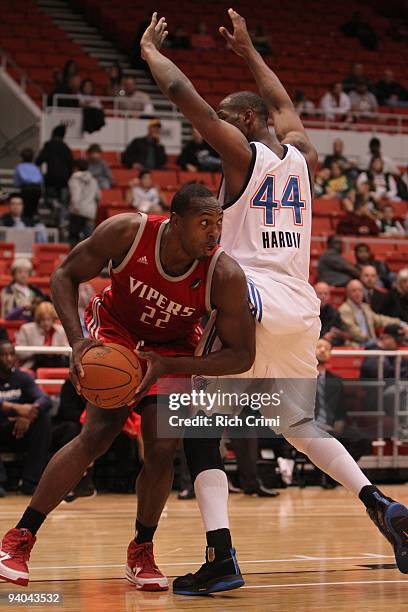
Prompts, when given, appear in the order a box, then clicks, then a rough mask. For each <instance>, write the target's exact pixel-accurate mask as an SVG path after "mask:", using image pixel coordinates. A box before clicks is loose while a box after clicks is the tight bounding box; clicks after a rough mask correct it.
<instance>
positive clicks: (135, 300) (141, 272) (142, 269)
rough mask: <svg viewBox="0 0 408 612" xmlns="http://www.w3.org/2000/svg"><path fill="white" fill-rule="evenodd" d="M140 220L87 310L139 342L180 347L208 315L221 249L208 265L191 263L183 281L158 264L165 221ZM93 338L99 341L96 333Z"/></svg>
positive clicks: (206, 262)
mask: <svg viewBox="0 0 408 612" xmlns="http://www.w3.org/2000/svg"><path fill="white" fill-rule="evenodd" d="M139 214H140V216H141V224H140V228H139V230H138V232H137V234H136V236H135V240H134V242H133V244H132V246H131V248H130V250H129V252H128V253H127V255H126V257H125V258H124V260H123V261H122V262H121V263H120V264H119V265H118V266H117V267H114V265H113V263H112V265H111V269H110V277H111V285H110V286H109V287H107V288H106V289H105V291H104V292H102V293H101V294H99V295H98V296H96V297H95V298H93V300H92V301H91V303H90V305H89V307H88V310H91V309H92V311H93V312H94V319H95V320H97V318H100V319H101V320H102V322H103V318H104V316H103V313H104V311H106V312H107V313H109V318H110V320H112V319H114V320H115V321H116V322H117V323H118V324H119V326H121V327H123V328H125V329H126V331H128V332H129V333H130V334H131V335H132V336H135V337H137V338H139V339H140V340H145V341H147V342H153V343H168V342H176V341H181V340H183V339H184V338H187V337H188V336H190V335H192V334H193V333H194V331H195V330H196V328H197V324H198V323H199V321H200V319H201V318H202V317H203V316H204V315H205V314H206V313H207V312H209V311H211V310H212V308H211V303H210V298H211V282H212V276H213V272H214V268H215V265H216V263H217V261H218V257H219V256H220V254H221V253H222V251H223V249H222V248H221V247H218V246H217V247H215V249H214V251H213V253H212V254H211V256H210V257H209V258H208V259H207V260H205V261H198V260H196V261H195V262H194V263H193V264H192V265H191V267H190V269H189V270H188V271H187V272H186V273H185V274H183V275H182V276H177V277H173V276H169V275H168V274H166V272H165V271H164V270H163V268H162V265H161V262H160V241H161V237H162V235H163V232H164V230H165V228H166V225H167V223H168V219H166V218H165V217H159V216H153V215H149V216H147V215H145V214H143V213H139ZM102 325H103V323H102ZM90 331H91V330H90ZM92 335H94V336H95V337H98V334H97V329H94V330H93V334H92Z"/></svg>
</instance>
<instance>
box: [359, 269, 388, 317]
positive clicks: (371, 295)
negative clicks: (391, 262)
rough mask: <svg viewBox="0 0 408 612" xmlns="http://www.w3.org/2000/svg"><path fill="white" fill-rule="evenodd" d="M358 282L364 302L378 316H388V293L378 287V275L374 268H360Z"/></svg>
mask: <svg viewBox="0 0 408 612" xmlns="http://www.w3.org/2000/svg"><path fill="white" fill-rule="evenodd" d="M360 281H361V283H362V285H363V291H364V301H365V302H366V303H367V304H369V305H370V306H371V308H372V309H373V310H374V312H377V313H378V314H388V313H387V312H386V307H387V303H388V292H387V291H386V290H385V289H383V288H382V287H378V275H377V270H376V269H375V267H374V266H371V265H367V266H361V273H360Z"/></svg>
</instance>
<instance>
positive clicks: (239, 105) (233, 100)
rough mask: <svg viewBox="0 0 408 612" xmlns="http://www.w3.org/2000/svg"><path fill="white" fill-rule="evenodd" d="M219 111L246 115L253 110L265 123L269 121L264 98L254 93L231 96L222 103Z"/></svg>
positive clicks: (237, 93)
mask: <svg viewBox="0 0 408 612" xmlns="http://www.w3.org/2000/svg"><path fill="white" fill-rule="evenodd" d="M218 110H219V111H221V110H228V111H229V112H236V113H245V112H246V111H248V110H251V111H252V112H253V113H254V114H255V115H257V116H258V117H259V119H261V120H262V121H264V122H265V123H267V122H268V119H269V112H268V107H267V106H266V104H265V102H264V101H263V100H262V98H261V97H260V96H258V94H256V93H254V92H253V91H237V92H235V93H232V94H229V95H228V96H227V97H226V98H224V99H223V100H222V101H221V102H220V104H219V106H218Z"/></svg>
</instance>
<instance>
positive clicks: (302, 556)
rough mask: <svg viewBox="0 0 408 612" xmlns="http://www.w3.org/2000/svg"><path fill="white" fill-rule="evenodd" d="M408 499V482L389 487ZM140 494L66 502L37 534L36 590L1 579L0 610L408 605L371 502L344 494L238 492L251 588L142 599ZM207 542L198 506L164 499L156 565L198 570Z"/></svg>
mask: <svg viewBox="0 0 408 612" xmlns="http://www.w3.org/2000/svg"><path fill="white" fill-rule="evenodd" d="M383 490H384V492H385V493H386V494H387V495H391V496H392V497H394V498H397V499H399V500H400V501H402V502H404V503H407V502H408V485H406V486H386V487H384V488H383ZM27 501H28V499H27V498H22V497H18V496H14V495H11V494H10V495H9V496H8V497H7V498H5V499H2V500H1V502H0V504H1V505H0V530H1V533H4V532H5V531H7V529H9V528H10V527H11V526H14V525H15V523H16V521H17V519H18V518H19V516H20V514H21V512H22V510H23V509H24V508H25V506H26V505H27ZM135 505H136V499H135V497H134V496H131V495H99V496H97V497H96V498H92V499H82V500H77V501H76V502H74V503H72V504H70V505H68V504H63V505H61V506H60V507H59V508H58V509H57V510H56V511H55V512H54V513H53V514H52V515H51V516H50V518H49V519H48V520H47V522H46V523H45V525H44V526H43V527H42V528H41V529H40V532H39V539H38V542H37V544H36V545H35V547H34V550H33V552H32V556H31V583H30V585H29V587H28V588H24V587H18V586H15V585H10V584H7V583H3V582H1V583H0V609H1V610H5V611H6V610H10V609H13V608H14V609H25V610H36V611H40V610H53V609H54V610H64V611H70V612H71V611H72V612H74V611H75V612H76V611H79V610H80V611H86V612H94V611H95V612H96V611H98V612H105V611H106V612H121V611H124V612H133V611H144V610H147V611H153V610H154V611H157V612H158V611H160V612H165V611H167V610H196V611H198V610H217V611H219V612H221V611H222V612H223V611H224V610H233V609H236V610H240V611H241V610H262V611H264V610H273V611H275V610H276V611H279V612H298V611H315V610H333V611H336V612H342V611H345V610H347V612H350V611H351V610H353V611H356V612H360V611H372V612H385V611H393V612H397V611H398V612H399V611H402V610H405V611H406V610H408V575H407V576H404V575H403V574H400V573H399V571H398V570H397V569H396V568H395V565H394V557H393V555H392V551H391V548H390V546H389V545H388V543H387V542H386V541H385V540H384V539H383V538H382V536H381V535H380V534H379V533H378V531H377V530H376V528H375V527H374V525H373V524H372V523H371V521H370V520H369V519H368V517H366V514H365V510H364V508H363V506H362V505H361V504H360V503H359V502H358V501H356V500H354V499H353V498H352V496H351V495H349V494H348V493H347V492H346V491H345V490H344V489H343V488H341V487H339V488H337V489H335V490H333V491H324V490H322V489H320V488H315V487H310V488H306V489H303V490H300V489H297V488H293V489H287V490H284V491H282V493H281V495H280V496H279V497H278V498H277V499H265V500H263V499H259V498H252V497H247V496H244V495H232V496H230V513H231V526H232V532H233V535H234V540H235V545H236V547H237V549H238V559H239V562H240V566H241V570H242V572H243V574H244V577H245V580H246V585H245V587H244V588H242V589H239V590H237V591H231V592H229V593H221V594H218V595H212V596H207V597H195V598H191V597H182V596H176V595H173V593H172V591H171V590H169V591H167V592H161V593H145V592H140V591H137V590H136V589H135V587H133V586H132V585H131V584H130V583H128V582H127V581H126V580H125V579H124V577H123V576H124V563H125V559H126V548H127V545H128V542H129V541H130V539H131V537H132V533H133V523H134V510H135ZM203 551H204V536H203V532H202V528H201V523H200V517H199V513H198V509H197V506H196V503H195V501H194V500H192V501H178V500H177V499H176V497H175V496H174V495H172V497H171V499H170V500H169V502H168V507H167V514H166V516H165V518H163V520H162V522H161V525H160V527H159V529H158V532H157V536H156V560H157V561H158V564H159V565H160V568H161V569H162V570H163V571H164V572H166V573H167V575H168V576H169V577H174V576H178V575H180V574H184V573H186V572H187V571H191V570H193V571H194V570H195V569H198V567H199V566H200V565H201V563H202V562H203ZM51 592H59V593H61V594H62V595H63V602H62V603H61V604H56V605H55V604H54V605H51V604H47V605H41V604H37V605H34V604H27V605H10V604H8V602H7V600H6V595H7V594H9V593H27V594H28V593H51Z"/></svg>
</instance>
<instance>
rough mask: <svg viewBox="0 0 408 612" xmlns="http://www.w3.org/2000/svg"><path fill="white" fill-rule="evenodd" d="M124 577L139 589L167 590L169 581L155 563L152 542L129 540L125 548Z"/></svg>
mask: <svg viewBox="0 0 408 612" xmlns="http://www.w3.org/2000/svg"><path fill="white" fill-rule="evenodd" d="M126 578H127V579H128V580H129V582H131V583H132V584H135V585H136V587H137V588H138V589H140V590H141V591H167V589H168V588H169V583H168V580H167V578H166V576H163V574H162V573H161V571H160V570H159V568H158V567H157V565H156V562H155V560H154V555H153V543H152V542H144V543H143V544H136V542H135V541H134V540H132V541H131V543H130V544H129V546H128V550H127V565H126Z"/></svg>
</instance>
